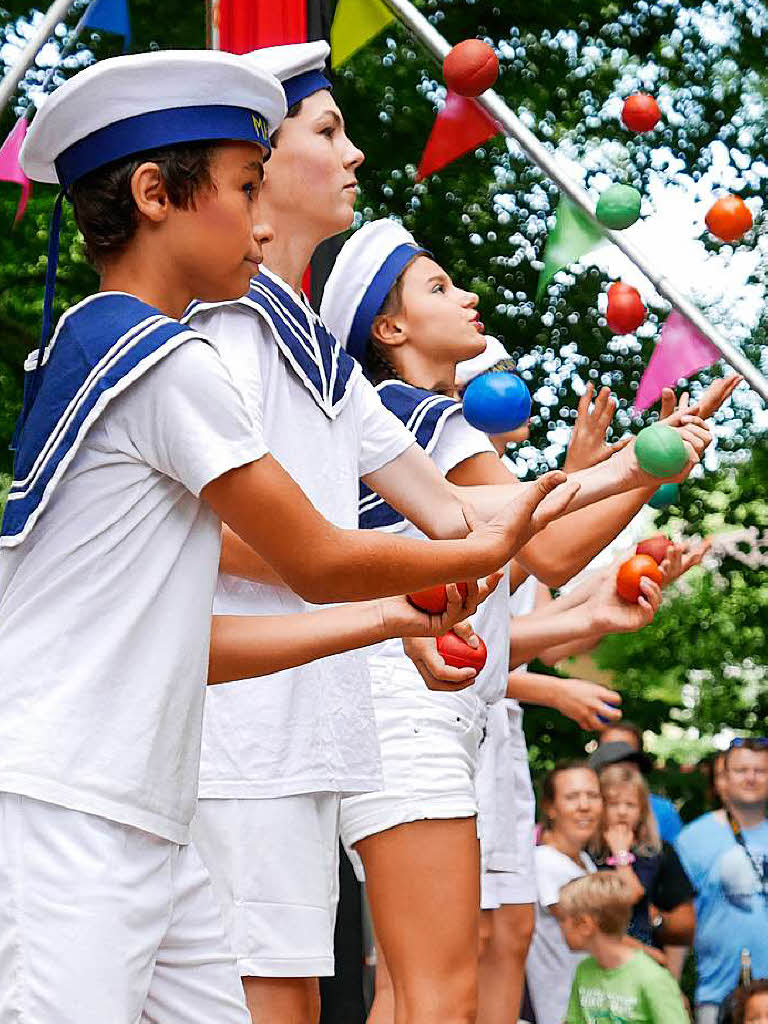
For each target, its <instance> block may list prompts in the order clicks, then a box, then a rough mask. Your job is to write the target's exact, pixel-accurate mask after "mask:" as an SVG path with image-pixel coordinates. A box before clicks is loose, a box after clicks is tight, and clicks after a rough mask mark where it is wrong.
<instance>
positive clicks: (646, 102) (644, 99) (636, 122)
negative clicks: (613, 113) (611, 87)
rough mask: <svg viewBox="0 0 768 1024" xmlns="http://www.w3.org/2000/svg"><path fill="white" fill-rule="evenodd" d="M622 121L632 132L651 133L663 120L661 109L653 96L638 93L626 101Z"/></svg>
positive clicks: (628, 97)
mask: <svg viewBox="0 0 768 1024" xmlns="http://www.w3.org/2000/svg"><path fill="white" fill-rule="evenodd" d="M621 120H622V121H623V122H624V124H625V125H626V126H627V128H629V130H630V131H631V132H649V131H650V130H651V129H652V128H655V127H656V125H657V124H658V123H659V121H660V120H661V107H660V106H659V104H658V103H657V102H656V100H655V99H654V98H653V96H649V95H648V94H647V93H644V92H636V93H635V94H634V95H633V96H627V98H626V99H625V100H624V107H623V109H622V111H621Z"/></svg>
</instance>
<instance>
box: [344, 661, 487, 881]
mask: <svg viewBox="0 0 768 1024" xmlns="http://www.w3.org/2000/svg"><path fill="white" fill-rule="evenodd" d="M369 664H370V666H371V684H372V692H373V707H374V713H375V715H376V728H377V731H378V735H379V743H380V744H381V760H382V768H383V775H384V786H383V788H382V789H381V790H379V791H378V792H374V793H362V794H360V795H359V796H351V797H345V798H344V799H343V800H342V802H341V836H342V839H343V841H344V846H345V848H346V849H347V851H348V852H349V853H350V859H351V861H352V864H353V867H354V868H355V873H356V874H357V876H358V878H360V880H361V881H362V865H361V864H360V858H359V857H358V856H357V855H356V854H355V853H354V851H353V850H352V847H353V846H354V845H355V843H357V842H359V841H360V840H361V839H365V838H366V837H367V836H371V835H375V834H376V833H378V832H384V831H385V830H386V829H388V828H394V827H395V826H396V825H404V824H405V823H406V822H410V821H420V820H423V819H427V818H470V817H473V816H474V815H475V814H477V800H476V798H475V784H474V776H475V770H476V767H477V753H478V748H479V745H480V740H481V738H482V732H483V720H484V716H485V710H484V705H483V703H482V702H481V701H480V700H479V698H478V697H477V696H476V695H475V693H474V691H473V690H471V689H469V690H462V691H458V692H455V693H443V692H433V691H431V690H428V689H427V688H426V686H425V685H424V683H423V681H422V679H421V676H418V673H416V669H415V668H413V667H412V666H410V663H409V664H408V665H405V664H403V663H401V662H399V661H397V660H396V659H394V658H391V659H389V658H381V659H378V660H374V659H369ZM414 674H416V676H417V679H418V682H415V681H414V678H413V677H414Z"/></svg>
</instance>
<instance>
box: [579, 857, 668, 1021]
mask: <svg viewBox="0 0 768 1024" xmlns="http://www.w3.org/2000/svg"><path fill="white" fill-rule="evenodd" d="M632 904H633V894H632V891H631V889H630V888H629V887H628V886H627V884H626V882H625V880H624V879H622V878H621V877H620V876H619V875H618V874H616V873H614V872H611V873H608V872H598V873H596V874H591V875H584V876H583V877H581V878H576V879H574V880H573V881H571V882H568V883H567V885H564V886H563V888H562V889H561V890H560V899H559V918H560V926H561V928H562V930H563V935H564V936H565V940H566V942H567V943H568V946H569V948H570V949H571V950H573V951H574V952H576V951H582V952H586V953H588V954H589V956H588V957H587V958H586V959H585V960H582V962H581V963H580V964H579V966H578V967H577V968H576V974H575V976H574V979H573V985H572V987H571V996H570V1000H569V1002H568V1010H567V1013H566V1017H565V1024H598V1022H599V1024H688V1015H687V1013H686V1011H685V1009H684V1007H683V1000H682V995H681V993H680V989H679V987H678V985H677V982H676V981H675V979H674V978H673V977H672V975H671V974H670V973H669V971H667V970H665V969H664V968H663V967H660V966H659V965H658V964H657V963H655V962H654V961H653V960H651V958H650V957H648V956H646V955H645V953H643V952H641V951H640V950H638V949H636V948H634V947H633V946H630V945H628V944H627V941H626V930H627V925H628V923H629V917H630V914H631V911H632Z"/></svg>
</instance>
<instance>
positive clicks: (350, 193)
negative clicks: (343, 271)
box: [259, 89, 365, 238]
mask: <svg viewBox="0 0 768 1024" xmlns="http://www.w3.org/2000/svg"><path fill="white" fill-rule="evenodd" d="M274 142H275V144H274V148H273V150H272V156H271V157H270V159H269V162H268V164H267V165H266V167H265V181H264V188H263V191H262V194H261V197H260V201H259V205H260V209H261V210H262V211H263V215H264V217H265V219H266V220H267V221H271V222H274V223H279V224H281V225H282V224H283V223H285V222H290V221H292V222H294V223H297V224H301V225H307V226H310V227H311V228H312V233H313V234H314V235H316V236H317V237H318V238H321V237H322V238H330V237H331V235H336V234H338V233H339V232H340V231H345V230H346V229H347V228H348V227H349V226H350V224H351V223H352V219H353V217H354V211H355V201H356V199H357V169H358V167H359V166H360V164H361V163H362V162H363V160H364V159H365V157H364V155H363V153H362V152H361V151H360V150H359V149H358V148H357V146H355V144H354V143H353V142H352V141H351V140H350V139H349V138H348V136H347V133H346V128H345V125H344V118H343V117H342V115H341V111H340V110H339V108H338V106H337V105H336V101H335V100H334V98H333V96H332V95H331V93H330V92H329V91H328V90H327V89H320V90H319V91H318V92H315V93H312V95H311V96H307V97H306V98H305V99H303V100H302V101H301V107H300V109H299V111H298V113H297V114H296V115H295V116H293V117H287V118H286V119H285V120H284V121H283V123H282V125H281V126H280V129H279V131H278V133H277V138H276V140H274Z"/></svg>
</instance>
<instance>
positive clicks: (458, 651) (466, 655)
mask: <svg viewBox="0 0 768 1024" xmlns="http://www.w3.org/2000/svg"><path fill="white" fill-rule="evenodd" d="M477 639H478V641H479V646H478V647H470V646H469V644H465V643H464V641H463V640H462V639H461V637H460V636H456V634H455V633H454V632H453V630H451V632H450V633H446V634H445V636H439V637H438V638H437V649H438V651H439V653H440V656H441V657H442V659H443V661H444V662H445V663H446V665H452V666H453V668H473V669H475V671H476V672H479V671H480V670H481V669H482V667H483V666H484V665H485V659H486V658H487V657H488V651H487V650H486V647H485V644H484V643H483V641H482V640H480V637H478V638H477Z"/></svg>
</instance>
